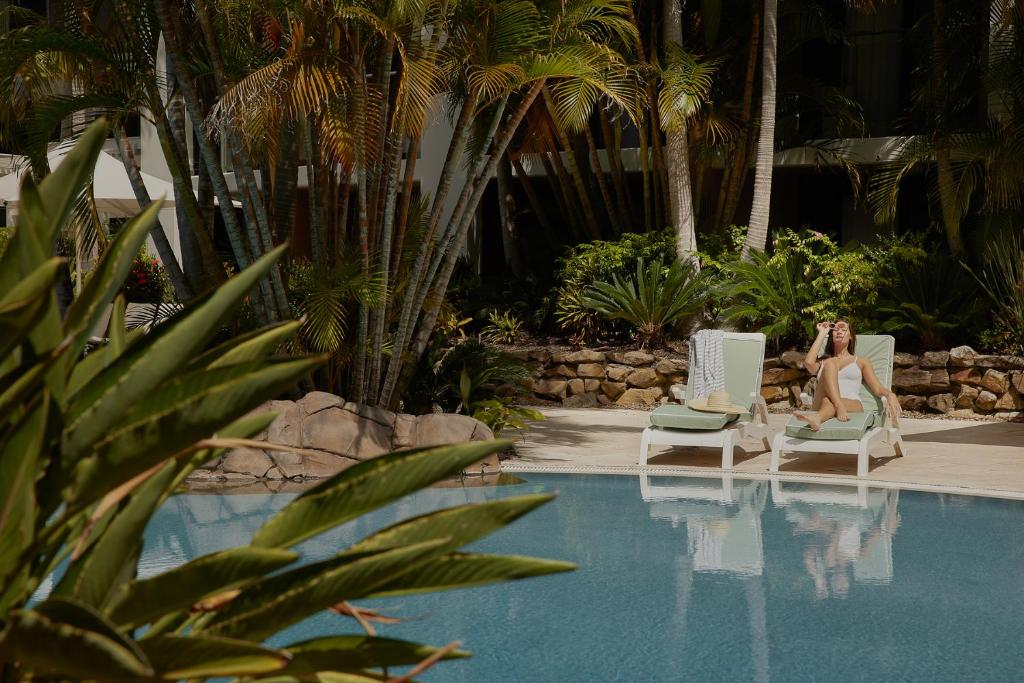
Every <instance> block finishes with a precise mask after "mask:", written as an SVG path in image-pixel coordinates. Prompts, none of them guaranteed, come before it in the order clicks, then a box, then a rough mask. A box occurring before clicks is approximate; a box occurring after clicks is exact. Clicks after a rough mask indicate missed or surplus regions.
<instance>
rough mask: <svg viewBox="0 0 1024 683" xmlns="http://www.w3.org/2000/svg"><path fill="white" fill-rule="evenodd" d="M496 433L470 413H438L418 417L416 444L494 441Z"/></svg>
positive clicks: (435, 444)
mask: <svg viewBox="0 0 1024 683" xmlns="http://www.w3.org/2000/svg"><path fill="white" fill-rule="evenodd" d="M493 440H494V434H493V433H491V430H490V429H488V428H487V425H485V424H484V423H483V422H480V420H475V419H473V418H471V417H470V416H469V415H453V414H451V413H436V414H430V415H419V416H417V417H416V446H417V447H419V446H440V445H443V444H450V443H461V442H463V441H493Z"/></svg>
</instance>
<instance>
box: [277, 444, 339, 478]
mask: <svg viewBox="0 0 1024 683" xmlns="http://www.w3.org/2000/svg"><path fill="white" fill-rule="evenodd" d="M312 453H313V451H311V450H307V451H305V452H304V453H295V452H293V451H270V452H269V453H268V455H269V456H270V459H271V460H273V461H274V465H275V467H274V469H275V470H277V471H278V472H280V473H281V476H282V477H285V478H287V479H294V478H296V477H304V476H306V462H307V461H308V460H309V458H310V455H312ZM334 457H339V456H334Z"/></svg>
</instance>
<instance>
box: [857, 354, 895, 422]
mask: <svg viewBox="0 0 1024 683" xmlns="http://www.w3.org/2000/svg"><path fill="white" fill-rule="evenodd" d="M857 362H858V363H859V364H860V372H861V375H863V376H864V384H866V385H867V387H868V391H870V392H871V393H872V394H874V395H875V396H877V397H878V398H882V397H883V396H884V397H885V400H886V403H887V404H888V406H889V410H891V411H892V413H893V415H895V416H896V417H899V416H900V415H901V414H902V413H903V411H902V409H901V408H900V401H899V399H898V398H896V394H895V393H894V392H893V391H892V390H891V389H886V388H885V387H884V386H882V383H881V382H879V381H878V377H877V376H876V375H875V369H874V368H873V367H872V366H871V363H870V362H869V361H868V359H867V358H858V359H857Z"/></svg>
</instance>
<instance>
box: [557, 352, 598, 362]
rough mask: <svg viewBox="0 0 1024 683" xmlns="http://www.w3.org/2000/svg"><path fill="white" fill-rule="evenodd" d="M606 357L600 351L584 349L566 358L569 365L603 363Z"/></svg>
mask: <svg viewBox="0 0 1024 683" xmlns="http://www.w3.org/2000/svg"><path fill="white" fill-rule="evenodd" d="M604 358H605V355H604V354H603V353H601V352H600V351H592V350H590V349H582V350H580V351H576V352H574V353H570V354H569V355H568V356H566V357H565V361H566V362H567V363H603V362H604Z"/></svg>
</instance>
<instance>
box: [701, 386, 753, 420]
mask: <svg viewBox="0 0 1024 683" xmlns="http://www.w3.org/2000/svg"><path fill="white" fill-rule="evenodd" d="M686 405H688V406H689V407H691V408H693V409H694V410H700V411H703V412H705V413H728V414H730V415H732V414H738V413H745V412H747V409H746V408H744V407H743V406H741V405H737V404H735V403H733V402H732V398H730V397H729V392H728V391H712V392H711V394H710V395H709V396H707V397H706V398H695V399H692V400H690V401H687V402H686Z"/></svg>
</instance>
